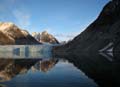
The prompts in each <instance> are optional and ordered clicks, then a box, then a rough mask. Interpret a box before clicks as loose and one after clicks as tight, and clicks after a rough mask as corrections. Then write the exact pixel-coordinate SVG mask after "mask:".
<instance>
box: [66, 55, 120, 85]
mask: <svg viewBox="0 0 120 87" xmlns="http://www.w3.org/2000/svg"><path fill="white" fill-rule="evenodd" d="M106 55H108V54H106ZM114 55H115V54H114ZM119 57H120V56H119ZM66 59H68V60H69V62H71V63H73V64H74V65H75V66H76V67H77V68H78V69H80V70H82V71H83V72H84V73H85V74H86V75H87V76H89V77H90V78H92V79H94V81H95V82H97V84H98V85H99V86H100V87H120V61H119V60H118V56H117V58H116V55H115V56H114V57H109V58H108V56H104V55H103V54H102V55H101V53H99V54H98V53H97V54H95V53H94V54H92V53H90V54H89V53H84V54H79V56H76V55H73V56H70V57H67V58H66ZM111 59H112V60H111Z"/></svg>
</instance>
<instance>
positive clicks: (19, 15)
mask: <svg viewBox="0 0 120 87" xmlns="http://www.w3.org/2000/svg"><path fill="white" fill-rule="evenodd" d="M13 15H14V17H15V18H16V21H17V22H18V24H19V25H20V26H22V27H28V26H29V25H30V14H29V13H27V12H25V11H22V10H18V9H16V10H14V11H13Z"/></svg>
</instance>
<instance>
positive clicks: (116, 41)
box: [53, 0, 120, 55]
mask: <svg viewBox="0 0 120 87" xmlns="http://www.w3.org/2000/svg"><path fill="white" fill-rule="evenodd" d="M110 43H111V44H113V51H114V52H119V51H120V0H112V1H110V2H109V3H108V4H107V5H105V7H104V8H103V10H102V12H101V13H100V15H99V16H98V18H97V19H96V20H95V21H94V22H93V23H92V24H91V25H90V26H88V27H87V29H85V31H83V32H82V33H81V34H80V35H78V36H76V37H75V38H74V39H73V40H72V41H71V42H69V43H68V44H66V45H64V46H60V47H54V49H53V53H54V54H55V55H66V54H68V55H71V54H73V55H77V54H78V53H80V52H86V51H90V52H96V51H99V50H101V49H103V48H104V47H105V46H107V45H108V44H110Z"/></svg>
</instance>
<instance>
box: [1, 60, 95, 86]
mask: <svg viewBox="0 0 120 87" xmlns="http://www.w3.org/2000/svg"><path fill="white" fill-rule="evenodd" d="M1 61H4V64H0V65H1V66H0V67H1V68H0V77H1V78H0V79H1V82H0V84H1V85H2V86H6V87H35V86H36V87H97V85H96V83H95V82H94V81H93V80H92V79H90V78H88V77H87V76H86V75H85V74H84V73H83V72H82V71H81V70H79V69H77V68H76V67H75V66H74V65H73V64H72V63H69V62H68V61H67V60H62V59H61V60H60V59H52V58H50V59H49V60H36V59H25V60H24V59H15V60H14V59H2V60H1ZM1 61H0V62H1ZM5 63H6V64H5Z"/></svg>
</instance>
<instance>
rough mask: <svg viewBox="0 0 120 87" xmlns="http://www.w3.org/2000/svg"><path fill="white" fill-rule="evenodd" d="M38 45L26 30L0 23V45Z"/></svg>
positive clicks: (11, 24)
mask: <svg viewBox="0 0 120 87" xmlns="http://www.w3.org/2000/svg"><path fill="white" fill-rule="evenodd" d="M13 44H19V45H23V44H24V45H25V44H40V43H39V42H38V41H36V40H35V39H34V38H33V37H32V36H31V35H30V34H29V33H28V32H27V31H26V30H22V29H20V28H18V27H17V26H16V25H15V24H13V23H9V22H1V23H0V45H13Z"/></svg>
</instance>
